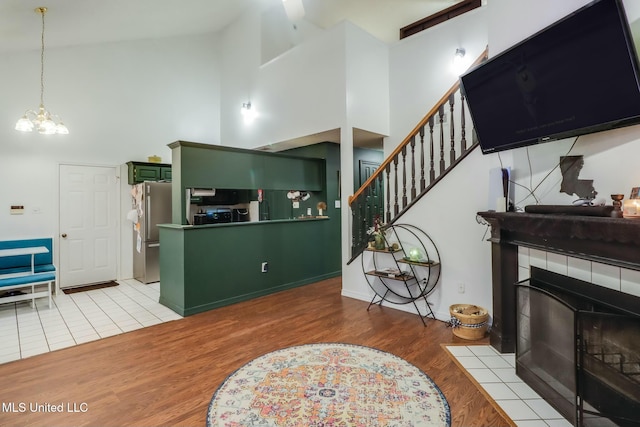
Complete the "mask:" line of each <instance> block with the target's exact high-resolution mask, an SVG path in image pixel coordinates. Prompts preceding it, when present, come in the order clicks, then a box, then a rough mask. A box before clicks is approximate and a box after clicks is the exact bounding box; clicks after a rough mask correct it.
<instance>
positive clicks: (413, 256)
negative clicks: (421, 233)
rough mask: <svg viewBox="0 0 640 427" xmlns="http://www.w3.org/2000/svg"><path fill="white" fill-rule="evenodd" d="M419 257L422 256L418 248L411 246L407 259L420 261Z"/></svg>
mask: <svg viewBox="0 0 640 427" xmlns="http://www.w3.org/2000/svg"><path fill="white" fill-rule="evenodd" d="M421 258H422V254H421V253H420V249H418V248H411V249H410V250H409V259H410V260H411V261H420V259H421Z"/></svg>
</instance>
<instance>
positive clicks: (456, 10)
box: [400, 0, 482, 40]
mask: <svg viewBox="0 0 640 427" xmlns="http://www.w3.org/2000/svg"><path fill="white" fill-rule="evenodd" d="M480 6H482V0H463V1H461V2H459V3H456V4H454V5H453V6H451V7H448V8H446V9H444V10H441V11H440V12H438V13H434V14H433V15H430V16H427V17H426V18H423V19H421V20H419V21H416V22H414V23H413V24H409V25H407V26H406V27H403V28H400V40H402V39H403V38H405V37H409V36H411V35H414V34H416V33H419V32H420V31H424V30H426V29H427V28H431V27H433V26H435V25H438V24H440V23H442V22H445V21H448V20H449V19H452V18H455V17H456V16H459V15H462V14H463V13H467V12H469V11H471V10H473V9H476V8H478V7H480Z"/></svg>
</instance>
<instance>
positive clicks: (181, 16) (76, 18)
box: [0, 0, 459, 52]
mask: <svg viewBox="0 0 640 427" xmlns="http://www.w3.org/2000/svg"><path fill="white" fill-rule="evenodd" d="M457 1H459V0H302V3H303V5H304V10H305V16H304V19H305V20H308V21H309V22H311V23H313V24H314V25H316V26H318V27H320V28H329V27H331V26H333V25H335V24H337V23H338V22H340V21H342V20H345V19H346V20H349V21H351V22H353V23H354V24H356V25H358V26H360V27H361V28H363V29H365V30H366V31H368V32H369V33H371V34H373V35H374V36H376V37H377V38H379V39H381V40H383V41H386V42H393V41H395V40H398V32H399V29H400V28H402V27H404V26H406V25H408V24H411V23H412V22H415V21H417V20H419V19H422V18H424V17H426V16H429V15H431V14H433V13H435V12H437V11H439V10H442V9H445V8H447V7H449V6H451V5H453V4H455V3H457ZM39 6H45V7H48V8H49V11H48V12H47V15H46V40H45V41H46V45H47V47H56V46H72V45H78V44H91V43H102V42H116V41H124V40H134V39H147V38H158V37H168V36H176V35H187V34H197V33H208V32H217V31H220V30H221V29H223V28H224V27H226V26H227V25H229V24H230V23H231V22H233V21H234V20H235V19H237V18H238V16H240V15H241V14H242V13H243V12H244V11H245V10H247V9H248V8H260V10H262V11H265V10H267V9H269V8H273V7H283V4H282V0H101V1H96V0H64V1H52V0H2V1H0V52H7V51H18V50H27V49H38V48H39V47H40V27H41V21H40V17H39V15H38V14H36V13H35V12H34V9H35V8H36V7H39Z"/></svg>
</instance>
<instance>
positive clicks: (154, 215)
mask: <svg viewBox="0 0 640 427" xmlns="http://www.w3.org/2000/svg"><path fill="white" fill-rule="evenodd" d="M134 194H135V196H134V200H135V202H134V204H135V209H136V211H137V214H138V223H137V224H136V226H135V227H134V230H133V277H134V278H136V279H137V280H139V281H141V282H142V283H152V282H157V281H159V280H160V230H159V229H158V224H169V223H171V183H170V182H143V183H141V184H138V185H137V186H136V188H135V189H134Z"/></svg>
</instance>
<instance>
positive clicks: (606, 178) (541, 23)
mask: <svg viewBox="0 0 640 427" xmlns="http://www.w3.org/2000/svg"><path fill="white" fill-rule="evenodd" d="M587 3H589V1H587V0H571V1H566V2H562V3H558V2H554V1H553V0H545V1H542V2H540V1H526V2H512V1H509V0H492V1H491V2H490V3H489V11H490V14H489V16H490V24H491V25H490V33H489V34H490V46H491V49H490V54H491V55H495V54H496V53H498V52H501V51H502V50H504V49H506V48H508V47H510V46H511V45H513V44H515V43H517V42H519V41H520V40H521V39H523V38H526V37H529V36H530V35H532V34H535V33H536V32H538V31H540V30H541V29H543V28H544V27H546V26H548V25H550V24H552V23H553V22H555V21H557V20H558V19H560V18H562V17H563V16H565V15H566V14H568V13H571V12H572V11H574V10H576V9H578V8H580V7H582V6H583V5H585V4H587ZM623 3H624V5H625V9H626V12H627V18H628V19H629V21H630V22H633V21H635V20H637V19H638V18H639V17H640V5H639V4H638V2H633V1H628V0H627V1H624V2H623ZM638 140H640V126H633V127H628V128H623V129H617V130H613V131H607V132H600V133H596V134H591V135H584V136H580V137H579V138H578V141H577V143H576V144H575V146H574V148H573V149H572V150H571V152H570V153H569V154H570V155H583V156H584V162H585V163H584V167H583V168H582V170H581V172H580V176H579V178H580V179H593V180H594V187H595V189H596V191H597V192H598V196H597V197H603V198H605V199H606V201H607V204H611V199H610V195H611V194H615V193H621V194H625V196H627V197H628V195H629V192H630V190H631V188H632V187H637V186H638V182H640V171H637V168H635V167H634V163H635V161H634V158H635V157H637V156H638V154H639V153H640V145H639V141H638ZM573 142H574V138H570V139H567V140H563V141H554V142H548V143H544V144H538V145H534V146H530V147H528V148H520V149H516V150H511V151H509V152H505V153H502V154H492V155H490V156H495V157H500V158H502V161H503V163H504V164H505V165H509V166H511V167H512V171H513V175H514V177H515V179H516V182H517V183H518V184H519V186H516V200H515V201H516V205H517V206H520V207H524V206H526V205H530V204H536V203H540V204H569V203H571V202H572V201H573V200H575V199H577V198H578V196H576V195H567V194H565V193H560V191H559V189H560V186H559V183H560V181H561V178H562V176H561V173H560V171H559V168H557V169H555V170H554V171H553V172H551V174H550V175H549V176H548V177H547V178H546V179H545V177H546V175H547V174H548V173H549V172H550V171H551V170H552V169H553V168H554V167H555V166H556V165H557V164H558V162H559V160H560V157H561V156H564V155H566V154H567V153H568V151H569V149H570V148H571V145H572V144H573ZM528 158H530V159H531V169H529V160H528ZM543 180H544V182H542V181H543ZM541 182H542V183H541ZM523 187H526V188H527V189H534V188H536V187H537V189H536V191H535V195H536V198H537V199H538V201H536V200H535V198H534V197H533V196H531V195H530V194H529V191H528V190H527V189H525V188H523Z"/></svg>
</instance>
